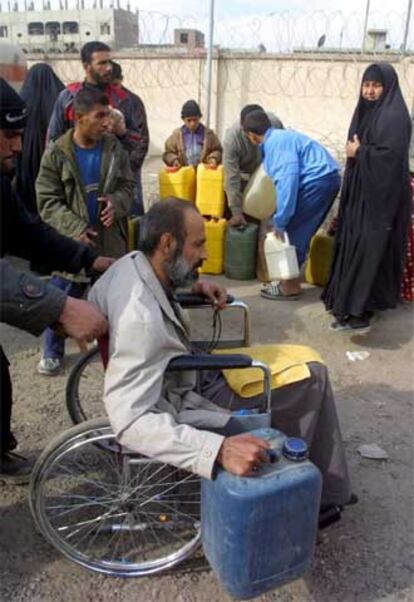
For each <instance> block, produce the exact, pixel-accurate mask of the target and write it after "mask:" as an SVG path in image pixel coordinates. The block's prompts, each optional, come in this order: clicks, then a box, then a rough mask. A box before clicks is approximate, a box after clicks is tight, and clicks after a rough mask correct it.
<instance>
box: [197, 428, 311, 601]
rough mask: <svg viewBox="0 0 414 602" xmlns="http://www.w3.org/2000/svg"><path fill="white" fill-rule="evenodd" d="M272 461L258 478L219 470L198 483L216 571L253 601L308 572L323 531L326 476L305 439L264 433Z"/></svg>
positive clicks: (206, 544) (205, 537)
mask: <svg viewBox="0 0 414 602" xmlns="http://www.w3.org/2000/svg"><path fill="white" fill-rule="evenodd" d="M251 434H252V435H256V436H257V437H261V438H262V439H266V440H267V441H269V443H270V445H271V448H272V450H273V451H272V452H271V458H272V462H271V463H269V464H266V465H262V467H260V468H259V470H258V472H257V473H256V474H255V476H252V477H237V476H235V475H232V474H230V473H228V472H226V471H224V470H222V469H219V470H218V473H217V476H216V478H215V479H214V480H212V481H209V480H207V479H202V482H201V538H202V543H203V549H204V554H205V556H206V558H207V559H208V561H209V563H210V565H211V567H212V569H213V571H214V573H215V574H216V576H217V577H218V579H219V580H220V581H221V582H222V584H223V585H224V587H225V588H226V590H227V591H228V592H229V593H230V594H231V595H232V596H234V597H236V598H241V599H249V598H253V597H254V596H259V595H260V594H262V593H264V592H266V591H268V590H270V589H272V588H274V587H276V586H280V585H282V584H284V583H287V582H288V581H292V580H294V579H297V578H299V577H301V576H302V575H303V573H304V572H305V571H306V569H308V568H309V566H310V563H311V561H312V555H313V549H314V545H315V540H316V533H317V527H318V514H319V504H320V496H321V489H322V477H321V474H320V472H319V470H318V469H317V468H316V466H315V465H314V464H312V462H310V461H309V460H307V446H306V443H305V442H304V441H303V440H302V439H294V438H287V437H286V436H285V435H283V434H282V433H281V432H279V431H277V430H275V429H270V428H261V429H257V430H254V431H252V432H251Z"/></svg>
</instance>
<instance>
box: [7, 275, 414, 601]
mask: <svg viewBox="0 0 414 602" xmlns="http://www.w3.org/2000/svg"><path fill="white" fill-rule="evenodd" d="M219 280H222V281H223V282H224V283H226V285H227V286H228V288H229V290H230V292H233V293H234V294H236V295H237V296H238V297H241V298H242V299H244V300H245V301H246V302H247V303H248V304H249V306H250V309H251V321H252V339H253V341H252V342H253V343H254V342H271V341H272V342H273V341H274V342H276V341H279V342H280V341H285V342H290V343H303V344H310V345H312V346H313V347H315V348H316V349H317V350H318V351H319V352H320V353H321V354H322V356H323V357H324V358H325V359H326V362H327V365H328V367H329V370H330V374H331V380H332V383H333V386H334V389H335V393H336V399H337V406H338V412H339V415H340V420H341V424H342V429H343V436H344V440H345V444H346V448H347V454H348V460H349V465H350V470H351V474H352V479H353V487H354V490H355V492H356V493H357V494H358V496H359V498H360V503H359V504H358V505H357V506H354V507H352V508H349V509H347V510H346V512H345V514H344V517H343V519H342V520H341V521H340V522H339V523H337V524H336V525H333V526H332V527H330V528H329V529H328V530H326V531H324V532H323V535H322V537H321V543H320V545H318V546H317V548H316V553H315V558H314V562H313V566H312V571H311V572H310V574H309V575H307V576H306V577H305V578H304V579H301V580H299V581H297V582H295V583H293V584H290V585H287V586H285V587H282V588H280V589H278V590H276V591H274V592H270V593H268V594H265V595H263V596H262V597H261V598H258V600H261V601H268V600H278V601H281V602H302V601H303V602H305V601H306V602H314V601H315V602H342V601H344V602H345V601H347V602H348V601H353V600H357V601H359V602H362V601H363V602H368V601H372V602H374V601H375V602H377V601H378V602H379V601H381V602H382V601H383V602H385V601H387V602H388V601H397V600H399V601H406V602H408V601H409V600H413V599H414V592H413V589H412V575H413V562H412V561H413V558H412V553H413V542H414V538H413V524H414V521H413V518H414V515H413V504H412V502H413V472H412V469H413V447H412V443H413V441H412V432H413V431H412V427H413V412H412V405H413V372H412V365H413V363H412V360H413V344H412V335H413V314H412V308H411V307H409V306H407V305H405V306H402V307H400V308H399V309H398V310H395V311H392V312H386V313H384V314H383V315H382V316H381V317H380V319H379V321H378V322H377V323H376V324H375V326H374V328H373V331H372V333H371V334H370V335H367V336H365V337H354V338H353V339H351V338H349V336H348V335H338V334H334V333H331V332H330V331H329V330H328V328H327V327H328V324H329V317H328V316H327V315H326V314H325V312H324V311H323V308H322V305H321V303H320V302H319V293H320V289H317V288H313V287H307V290H306V293H305V295H304V296H303V297H302V298H301V299H300V300H297V301H291V302H271V301H267V300H264V299H261V298H260V297H259V296H258V290H259V285H258V283H252V282H249V283H239V282H235V281H225V279H224V278H221V277H220V278H219ZM232 320H233V322H232ZM234 320H235V318H231V319H230V318H229V322H228V326H227V325H226V326H225V330H226V328H227V329H228V330H229V331H233V330H234V328H235V326H234ZM198 322H202V321H201V320H198ZM207 322H208V320H207V317H206V323H207ZM226 324H227V323H226ZM0 334H1V339H2V342H3V344H4V347H5V349H6V350H7V352H8V354H9V357H10V360H11V369H12V373H13V378H14V383H15V412H14V428H15V432H16V435H17V437H18V439H19V441H20V442H21V447H22V448H26V449H35V448H37V449H40V448H42V447H43V446H44V445H45V444H46V443H47V442H48V441H49V440H50V439H51V438H52V437H53V436H54V435H55V434H57V433H59V432H61V431H62V430H63V429H65V428H67V427H69V426H70V421H69V419H68V417H67V415H66V410H65V407H64V395H63V391H64V385H65V380H66V378H67V374H68V371H69V370H70V367H71V366H72V365H73V362H74V361H75V359H76V358H77V357H78V352H77V350H76V348H75V346H74V345H70V348H69V353H68V356H67V361H66V367H65V371H64V373H63V374H62V375H60V376H57V377H54V378H48V377H42V376H40V375H38V374H37V373H36V364H37V362H38V359H39V350H40V340H39V339H36V338H34V337H31V336H30V335H27V334H25V333H21V332H19V331H16V330H14V329H12V328H9V327H7V326H5V325H2V326H1V328H0ZM225 336H226V332H225ZM349 350H352V351H354V350H364V351H368V352H369V354H370V355H369V357H368V358H367V359H365V360H364V361H355V362H350V361H349V360H348V359H347V357H346V355H345V352H346V351H349ZM363 443H377V444H378V445H379V446H380V447H382V448H383V449H384V450H385V451H386V452H387V453H388V455H389V459H388V461H375V460H368V459H364V458H362V457H361V456H360V455H359V454H358V452H357V449H358V447H359V446H360V445H361V444H363ZM0 512H1V522H0V538H1V539H0V540H1V541H2V542H3V543H2V545H1V549H0V600H1V601H2V602H3V601H4V602H55V601H57V600H59V601H61V602H66V601H68V602H69V601H70V602H78V601H79V602H84V601H92V602H109V601H113V600H116V601H119V602H132V601H133V602H148V601H153V600H154V601H157V602H170V601H173V600H174V601H177V602H224V601H225V600H230V598H229V597H228V596H227V595H226V594H225V593H224V592H223V590H222V588H221V586H220V584H219V583H218V582H217V580H216V578H215V577H214V575H213V573H212V572H211V571H210V570H209V568H208V566H207V564H206V561H205V560H204V558H203V557H202V555H201V554H198V555H196V556H195V557H194V558H192V559H190V560H189V561H187V562H186V563H185V564H183V565H181V566H180V567H178V568H177V569H175V570H174V571H172V572H171V573H168V574H164V575H162V576H155V577H151V578H141V579H127V580H124V579H118V578H110V577H103V576H101V575H96V574H92V573H89V572H87V571H86V570H84V569H82V568H80V567H78V566H76V565H74V564H72V563H71V562H69V561H68V560H66V559H64V558H63V557H62V556H60V555H59V554H58V552H56V551H55V550H54V549H53V548H51V547H50V546H49V545H48V544H47V543H46V542H45V540H44V539H43V537H42V536H41V535H40V534H39V533H37V532H36V530H35V528H34V525H33V522H32V518H31V515H30V511H29V508H28V502H27V489H26V488H25V487H20V488H10V487H3V488H2V489H1V501H0Z"/></svg>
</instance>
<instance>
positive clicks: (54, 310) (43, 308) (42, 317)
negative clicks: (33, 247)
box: [0, 259, 66, 336]
mask: <svg viewBox="0 0 414 602" xmlns="http://www.w3.org/2000/svg"><path fill="white" fill-rule="evenodd" d="M65 301H66V294H65V293H63V292H62V291H60V290H59V289H58V288H57V287H56V286H53V285H49V284H46V282H44V281H43V280H40V279H39V278H36V277H35V276H33V275H32V274H30V273H27V272H21V271H19V270H16V269H15V268H13V267H12V266H11V265H10V264H9V262H8V261H6V259H0V321H1V322H5V323H6V324H10V326H16V327H17V328H21V329H22V330H26V331H27V332H30V333H31V334H34V335H36V336H39V335H40V334H41V333H42V332H43V331H44V330H45V328H47V327H48V326H51V325H52V324H53V323H54V322H56V320H57V319H58V317H59V316H60V314H61V313H62V310H63V306H64V304H65Z"/></svg>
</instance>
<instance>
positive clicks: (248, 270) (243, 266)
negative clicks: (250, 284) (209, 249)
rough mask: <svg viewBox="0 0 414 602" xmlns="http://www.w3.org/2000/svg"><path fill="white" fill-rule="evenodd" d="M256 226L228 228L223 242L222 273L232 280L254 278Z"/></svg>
mask: <svg viewBox="0 0 414 602" xmlns="http://www.w3.org/2000/svg"><path fill="white" fill-rule="evenodd" d="M257 235H258V226H257V225H256V224H247V226H245V227H244V228H233V227H228V228H227V230H226V237H225V241H224V273H225V275H226V277H227V278H231V279H232V280H254V279H255V278H256V254H257Z"/></svg>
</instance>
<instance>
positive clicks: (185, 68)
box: [29, 53, 414, 158]
mask: <svg viewBox="0 0 414 602" xmlns="http://www.w3.org/2000/svg"><path fill="white" fill-rule="evenodd" d="M113 56H114V58H115V59H116V60H117V61H119V62H120V63H121V65H122V67H123V71H124V80H125V85H126V86H127V87H128V88H130V89H131V90H133V91H134V92H135V93H137V94H139V95H140V96H141V98H142V99H143V101H144V103H145V106H146V108H147V112H148V119H149V127H150V134H151V148H150V154H151V155H153V156H159V155H160V154H161V152H162V149H163V144H164V140H165V138H166V137H167V136H168V135H169V134H170V132H171V130H172V129H173V128H174V127H177V126H178V125H179V124H180V109H181V106H182V104H183V103H184V102H185V101H186V100H188V99H189V98H194V99H195V100H197V101H198V102H200V104H201V106H202V108H203V107H205V105H206V103H205V89H204V74H205V59H204V58H200V57H194V56H191V55H178V54H170V55H168V54H164V55H162V54H161V55H160V54H159V53H157V54H148V53H146V54H139V53H134V55H133V56H132V55H131V54H125V53H123V54H117V53H114V55H113ZM38 60H39V59H37V60H35V57H31V58H30V57H29V66H30V65H31V64H33V63H34V62H38ZM373 60H374V59H373V58H372V57H369V56H364V57H361V56H360V55H329V56H326V55H322V54H315V55H299V54H297V55H295V54H294V55H289V56H286V55H279V56H268V55H260V56H259V55H245V54H241V55H235V54H228V55H225V54H224V55H223V56H220V57H215V59H214V63H213V99H212V115H211V126H212V127H213V128H215V129H216V131H217V132H218V134H219V136H220V137H222V136H223V134H224V131H225V129H226V127H228V126H229V125H230V124H232V123H233V122H234V121H235V120H237V119H238V116H239V112H240V109H241V107H242V106H243V105H245V104H247V103H252V102H257V103H259V104H262V105H263V106H264V107H265V108H266V109H268V110H271V111H273V112H274V113H276V114H277V115H278V116H279V117H280V118H281V119H282V121H283V122H284V124H285V126H288V127H292V128H295V129H298V130H301V131H303V132H304V133H307V134H308V135H310V136H312V137H314V138H316V139H318V140H320V141H321V142H322V143H324V144H325V145H326V146H327V147H328V148H330V149H331V150H332V151H333V152H334V153H335V155H336V156H337V157H338V158H342V156H343V147H344V142H345V138H346V132H347V129H348V126H349V122H350V119H351V116H352V112H353V110H354V107H355V104H356V100H357V97H358V90H359V85H360V80H361V75H362V73H363V71H364V69H365V67H366V66H367V65H368V64H369V63H371V62H373ZM381 60H387V61H388V62H391V63H392V64H393V65H394V67H395V69H396V70H397V72H398V75H399V78H400V84H401V88H402V91H403V94H404V97H405V100H406V102H407V105H408V108H409V110H412V108H413V106H414V59H413V57H410V56H409V57H406V58H404V59H401V60H400V59H398V57H396V56H395V55H390V56H383V57H382V58H381ZM47 62H48V63H49V64H50V65H51V66H52V67H53V68H54V69H55V71H56V73H57V74H58V75H59V77H61V78H62V80H63V81H64V82H69V81H75V80H78V79H80V78H82V77H83V71H82V66H81V64H80V61H79V60H78V59H72V58H68V57H65V58H62V57H53V58H52V57H49V58H48V59H47Z"/></svg>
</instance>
